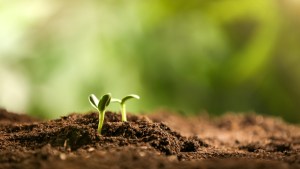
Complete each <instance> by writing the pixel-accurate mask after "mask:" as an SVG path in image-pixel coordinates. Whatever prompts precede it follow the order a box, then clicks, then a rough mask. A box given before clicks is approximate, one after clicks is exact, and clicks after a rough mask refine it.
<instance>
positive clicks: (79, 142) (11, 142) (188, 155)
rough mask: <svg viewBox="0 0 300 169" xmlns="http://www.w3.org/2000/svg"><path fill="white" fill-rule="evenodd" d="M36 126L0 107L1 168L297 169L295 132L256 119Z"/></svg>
mask: <svg viewBox="0 0 300 169" xmlns="http://www.w3.org/2000/svg"><path fill="white" fill-rule="evenodd" d="M105 116H106V117H105V124H104V126H103V130H102V135H99V134H98V133H97V125H98V113H96V112H91V113H87V114H71V115H69V116H64V117H61V118H60V119H56V120H50V121H39V120H37V119H34V118H31V117H29V116H26V115H17V114H14V113H10V112H7V111H6V110H3V109H1V110H0V168H22V169H23V168H25V169H26V168H41V169H48V168H49V169H53V168H55V169H58V168H72V169H77V168H90V169H94V168H104V169H105V168H118V169H120V168H143V169H144V168H149V169H152V168H175V169H176V168H195V169H196V168H199V169H208V168H209V169H214V168H246V169H247V168H249V169H252V168H266V169H267V168H272V169H277V168H278V169H279V168H280V169H282V168H283V169H285V168H300V128H299V127H298V126H295V125H289V124H286V123H285V122H283V121H281V120H280V119H276V118H272V117H263V116H260V115H255V114H250V115H249V114H246V115H242V114H239V115H234V114H227V115H225V116H222V117H219V118H211V117H209V116H204V115H202V116H197V117H181V116H178V115H174V114H171V113H164V112H161V113H156V114H153V115H149V116H147V117H146V116H135V115H128V122H121V117H120V115H119V114H116V113H112V112H107V113H106V115H105Z"/></svg>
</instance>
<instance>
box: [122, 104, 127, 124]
mask: <svg viewBox="0 0 300 169" xmlns="http://www.w3.org/2000/svg"><path fill="white" fill-rule="evenodd" d="M121 107H122V108H121V109H122V110H121V111H122V121H123V122H124V121H127V117H126V106H125V104H121Z"/></svg>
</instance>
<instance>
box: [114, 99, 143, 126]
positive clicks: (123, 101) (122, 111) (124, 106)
mask: <svg viewBox="0 0 300 169" xmlns="http://www.w3.org/2000/svg"><path fill="white" fill-rule="evenodd" d="M129 99H140V96H138V95H136V94H131V95H128V96H125V97H124V98H123V99H122V100H120V99H115V98H112V100H111V101H112V102H118V103H120V104H121V113H122V121H127V117H126V105H125V102H126V101H127V100H129Z"/></svg>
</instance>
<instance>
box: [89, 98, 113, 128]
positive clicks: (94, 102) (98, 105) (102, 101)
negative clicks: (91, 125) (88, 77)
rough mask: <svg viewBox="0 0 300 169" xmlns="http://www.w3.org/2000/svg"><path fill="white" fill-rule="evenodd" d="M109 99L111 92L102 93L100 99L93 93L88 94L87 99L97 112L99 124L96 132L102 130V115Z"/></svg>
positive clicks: (103, 115)
mask: <svg viewBox="0 0 300 169" xmlns="http://www.w3.org/2000/svg"><path fill="white" fill-rule="evenodd" d="M110 100H111V94H110V93H107V94H105V95H103V96H102V97H101V99H100V101H99V100H98V98H97V97H96V96H95V95H94V94H91V95H90V96H89V101H90V103H91V105H92V106H93V107H94V108H95V109H97V110H98V112H99V124H98V133H99V134H101V130H102V126H103V123H104V117H105V111H106V108H107V106H108V105H109V103H110Z"/></svg>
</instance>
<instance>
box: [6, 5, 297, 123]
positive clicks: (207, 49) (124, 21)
mask: <svg viewBox="0 0 300 169" xmlns="http://www.w3.org/2000/svg"><path fill="white" fill-rule="evenodd" d="M299 18H300V1H299V0H251V1H250V0H239V1H238V0H190V1H179V0H175V1H174V0H152V1H140V0H132V1H122V0H120V1H111V0H101V1H98V0H91V1H79V0H78V1H77V0H72V1H69V0H51V1H50V0H48V1H47V0H30V1H0V107H3V108H6V109H8V110H11V111H17V112H26V113H29V114H31V115H35V116H38V117H43V118H55V117H59V116H61V115H65V114H68V113H71V112H86V111H89V110H92V107H91V106H90V104H89V102H88V100H87V97H88V95H89V94H91V93H95V94H96V95H98V96H101V95H102V94H104V93H107V92H111V93H112V94H113V96H114V97H118V98H120V97H123V96H125V95H127V94H130V93H136V94H139V95H140V96H141V100H139V101H131V102H130V103H129V102H128V105H127V107H128V110H129V111H131V112H136V113H139V112H152V111H155V110H157V109H160V108H167V109H169V110H172V111H176V112H179V113H183V114H196V113H199V112H208V113H211V114H222V113H224V112H227V111H234V112H252V111H254V112H257V113H261V114H271V115H275V116H282V117H283V118H284V119H286V120H288V121H290V122H300V115H299V113H300V111H299V110H300V109H299V108H300V19H299ZM112 109H117V107H114V106H113V107H112Z"/></svg>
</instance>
